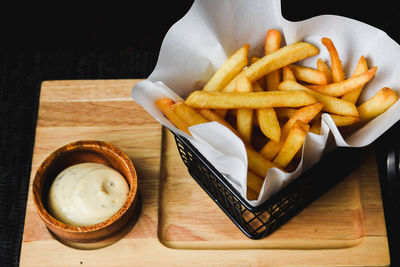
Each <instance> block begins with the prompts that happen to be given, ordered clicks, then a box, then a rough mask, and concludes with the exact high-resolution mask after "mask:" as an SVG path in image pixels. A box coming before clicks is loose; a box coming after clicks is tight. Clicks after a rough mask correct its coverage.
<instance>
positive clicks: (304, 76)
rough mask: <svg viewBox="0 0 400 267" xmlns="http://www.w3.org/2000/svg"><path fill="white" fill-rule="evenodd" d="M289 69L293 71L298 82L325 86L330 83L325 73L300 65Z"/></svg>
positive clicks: (291, 66)
mask: <svg viewBox="0 0 400 267" xmlns="http://www.w3.org/2000/svg"><path fill="white" fill-rule="evenodd" d="M289 67H290V69H291V70H292V72H293V74H294V77H295V78H296V80H299V81H304V82H307V83H312V84H321V85H325V84H327V83H328V79H327V78H326V74H325V72H323V71H319V70H315V69H313V68H309V67H304V66H298V65H290V66H289Z"/></svg>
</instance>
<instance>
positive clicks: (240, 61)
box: [203, 44, 250, 91]
mask: <svg viewBox="0 0 400 267" xmlns="http://www.w3.org/2000/svg"><path fill="white" fill-rule="evenodd" d="M249 47H250V46H249V44H245V45H244V46H242V47H241V48H240V49H239V50H237V51H236V52H235V53H234V54H233V55H232V56H230V57H229V58H228V59H227V60H226V61H225V63H224V64H223V65H222V66H221V67H220V68H219V69H218V70H217V71H216V72H215V73H214V75H213V76H212V77H211V79H210V80H208V82H207V83H206V85H205V86H204V87H203V90H204V91H220V90H221V89H222V88H224V86H225V85H227V84H228V83H229V82H230V81H231V80H232V79H233V78H234V77H235V76H236V75H238V74H239V73H240V72H241V71H242V70H243V68H244V67H245V66H247V64H248V60H247V55H248V52H249Z"/></svg>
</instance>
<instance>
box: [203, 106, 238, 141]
mask: <svg viewBox="0 0 400 267" xmlns="http://www.w3.org/2000/svg"><path fill="white" fill-rule="evenodd" d="M196 111H197V112H198V113H199V114H200V115H201V116H203V117H204V118H205V119H206V120H208V121H216V122H219V123H221V124H222V125H224V126H225V127H227V128H228V129H230V130H231V131H232V132H233V133H235V134H236V135H237V136H240V135H239V133H238V132H237V131H236V129H235V128H234V127H233V126H232V125H230V124H229V123H228V122H227V121H226V120H224V119H223V118H222V117H221V116H220V115H219V114H218V113H216V112H215V111H212V110H211V109H207V108H199V109H196Z"/></svg>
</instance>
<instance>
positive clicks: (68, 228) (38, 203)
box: [32, 140, 138, 233]
mask: <svg viewBox="0 0 400 267" xmlns="http://www.w3.org/2000/svg"><path fill="white" fill-rule="evenodd" d="M80 148H85V149H89V150H92V149H93V148H98V149H99V150H100V151H102V150H104V151H107V152H111V154H114V155H115V156H116V158H118V159H119V160H120V161H121V162H122V163H123V164H124V165H125V166H126V167H128V169H129V175H130V177H125V175H123V176H124V177H125V179H127V180H131V183H130V184H129V194H128V197H127V199H126V201H125V202H124V204H123V206H122V207H121V208H120V209H119V210H118V211H117V212H116V213H115V214H114V215H113V216H111V217H110V218H108V219H107V220H105V221H103V222H100V223H97V224H93V225H88V226H73V225H69V224H66V223H63V222H61V221H59V220H57V219H56V218H54V217H53V216H52V215H51V214H50V213H49V212H48V211H47V210H46V208H45V207H44V205H43V203H42V198H41V196H39V192H38V190H39V188H38V185H37V183H38V180H39V178H40V175H42V174H43V173H44V171H45V169H46V168H47V167H48V166H50V164H51V163H52V162H53V161H54V160H56V159H57V157H59V156H60V155H61V154H62V153H64V152H66V151H68V152H71V151H74V150H79V149H80ZM137 187H138V182H137V174H136V170H135V167H134V165H133V163H132V161H131V159H130V158H129V157H128V155H126V154H125V153H124V152H123V151H122V150H121V149H120V148H118V147H117V146H115V145H113V144H111V143H108V142H105V141H97V140H80V141H75V142H71V143H69V144H66V145H64V146H62V147H60V148H58V149H57V150H55V151H53V152H52V153H51V154H50V155H48V156H47V158H46V159H45V160H44V161H43V162H42V163H41V165H40V166H39V168H38V169H37V171H36V174H35V177H34V179H33V183H32V191H33V194H32V195H33V200H34V204H35V207H36V210H37V211H38V213H39V215H40V217H41V218H42V220H43V221H44V222H45V223H46V224H47V225H49V226H51V227H54V228H56V229H58V230H60V231H62V232H70V233H90V232H95V231H99V230H101V229H104V228H106V227H108V226H110V225H112V224H113V223H114V222H116V221H118V219H119V218H121V217H122V216H123V215H124V214H125V213H126V212H127V211H128V209H129V208H130V207H131V205H132V203H133V202H134V200H135V197H136V195H137V191H138V190H137Z"/></svg>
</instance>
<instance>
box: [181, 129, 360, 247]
mask: <svg viewBox="0 0 400 267" xmlns="http://www.w3.org/2000/svg"><path fill="white" fill-rule="evenodd" d="M175 140H176V144H177V148H178V151H179V153H180V155H181V158H182V160H183V162H184V163H185V165H186V167H187V168H188V171H189V173H190V175H191V176H192V177H193V179H195V181H196V182H197V183H198V184H199V185H200V186H201V187H202V188H203V190H204V191H205V192H206V193H207V194H208V195H209V196H210V197H211V199H213V200H214V202H215V203H216V204H217V205H218V206H219V207H220V208H221V209H222V210H223V211H224V212H225V214H226V215H227V216H228V217H229V218H230V219H231V220H232V221H233V222H234V223H235V224H236V226H237V227H238V228H239V229H240V230H241V231H242V232H243V233H244V234H246V235H247V236H248V237H249V238H252V239H260V238H263V237H266V236H267V235H269V234H270V233H272V232H274V231H275V230H276V229H277V228H279V227H280V226H281V225H283V224H284V223H285V222H286V221H288V220H289V219H290V218H292V217H293V216H294V215H295V214H296V213H298V212H299V211H301V210H302V209H304V207H306V206H307V205H308V204H310V203H311V202H312V201H314V200H315V199H317V198H318V197H319V196H321V195H322V194H323V193H325V192H326V191H327V190H329V189H330V188H331V187H332V186H334V185H335V184H337V183H338V182H339V181H341V180H342V179H343V178H344V177H345V176H346V175H347V174H348V172H349V171H351V170H352V169H353V167H354V166H355V165H356V164H357V159H358V157H357V155H359V151H358V150H356V149H348V148H341V149H335V150H334V151H333V152H331V153H329V154H327V155H326V156H325V157H324V158H323V159H322V160H321V161H320V162H319V163H318V164H316V165H314V166H313V167H312V168H310V169H309V170H308V171H306V172H305V173H303V174H302V175H301V176H300V177H298V178H297V179H295V180H294V181H293V182H291V183H290V184H289V185H288V186H286V187H285V188H283V189H282V190H280V191H279V192H278V193H277V194H275V195H274V196H272V197H271V198H270V199H268V200H267V201H266V202H264V203H263V204H261V205H259V206H257V207H253V206H251V205H250V204H249V203H248V202H247V200H245V199H244V198H242V196H241V195H240V194H239V192H238V191H237V190H236V189H235V188H234V187H232V185H231V184H230V183H229V182H228V181H227V180H226V179H225V178H224V177H223V175H222V174H221V173H219V172H218V171H217V170H216V169H215V167H214V166H212V165H211V164H210V163H209V162H208V161H207V160H206V159H205V158H204V157H203V156H202V155H201V154H200V153H199V152H198V151H197V149H196V148H195V147H194V146H193V145H192V144H191V143H190V142H189V141H188V140H186V139H185V138H182V137H180V136H178V135H175ZM349 159H351V160H349ZM333 163H336V164H338V165H339V166H341V168H337V167H336V164H333Z"/></svg>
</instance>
